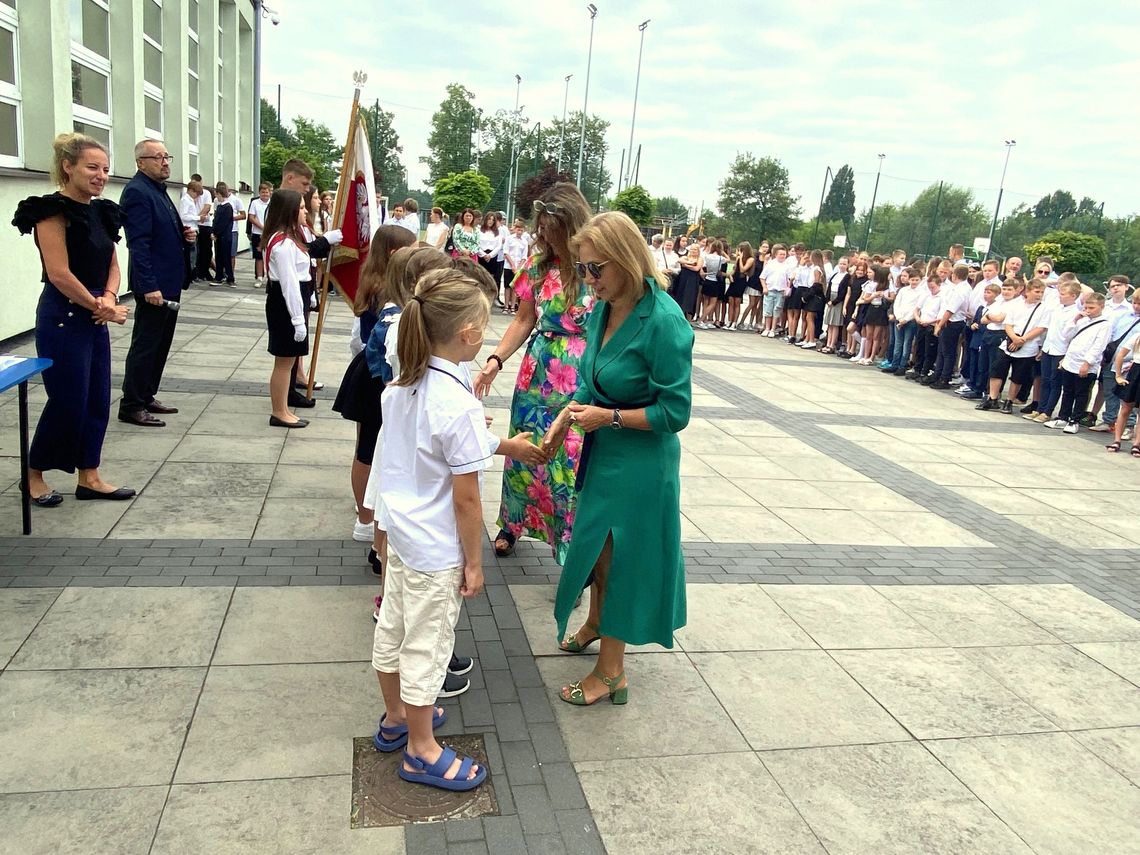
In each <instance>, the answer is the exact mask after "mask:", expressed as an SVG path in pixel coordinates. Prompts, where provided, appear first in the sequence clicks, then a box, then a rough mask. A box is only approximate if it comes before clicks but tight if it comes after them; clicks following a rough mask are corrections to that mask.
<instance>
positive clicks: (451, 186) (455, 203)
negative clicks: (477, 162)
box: [432, 170, 491, 222]
mask: <svg viewBox="0 0 1140 855" xmlns="http://www.w3.org/2000/svg"><path fill="white" fill-rule="evenodd" d="M432 201H434V202H435V204H436V205H437V206H438V207H440V208H443V210H444V211H446V212H447V213H449V214H451V215H452V219H453V222H455V221H456V220H455V215H456V214H458V213H459V212H460V211H462V210H463V209H464V208H475V209H476V210H479V211H481V210H483V209H484V208H485V207H486V205H487V203H488V202H490V201H491V181H490V179H488V178H487V176H486V175H481V174H479V173H478V172H475V171H474V170H468V171H466V172H453V173H451V174H450V175H443V176H441V177H440V178H439V179H438V180H437V181H436V182H435V193H434V194H433V196H432Z"/></svg>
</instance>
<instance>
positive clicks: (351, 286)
mask: <svg viewBox="0 0 1140 855" xmlns="http://www.w3.org/2000/svg"><path fill="white" fill-rule="evenodd" d="M352 136H353V144H352V147H351V149H350V151H349V152H348V154H349V156H350V158H351V160H350V162H349V163H348V164H347V166H348V168H347V169H346V170H345V171H344V175H345V186H344V187H338V188H337V195H338V196H340V194H342V193H343V194H344V195H343V196H342V197H341V199H343V201H341V199H338V202H339V203H340V204H338V205H337V206H336V210H339V211H340V212H342V215H341V218H340V222H339V223H338V222H336V221H335V220H334V223H333V225H334V227H335V228H339V229H340V230H341V232H342V233H343V235H344V239H343V241H342V242H341V244H340V245H339V246H337V247H334V249H333V252H332V256H331V258H330V264H331V267H330V270H329V276H330V277H331V278H332V280H333V282H335V283H336V287H337V290H338V291H339V292H340V293H341V294H342V295H343V296H344V298H345V299H346V300H347V301H348V302H349V304H350V305H351V304H352V302H353V301H354V300H355V299H356V290H357V287H358V286H359V284H360V270H361V268H362V267H363V266H364V262H365V260H366V259H367V258H368V248H369V245H370V244H371V242H372V235H373V233H374V232H375V231H376V228H377V226H378V225H379V223H377V222H376V182H375V179H374V178H373V175H372V157H371V154H370V153H369V149H368V132H367V131H366V130H365V129H364V123H363V121H358V122H357V125H356V128H355V129H354V132H353V135H352Z"/></svg>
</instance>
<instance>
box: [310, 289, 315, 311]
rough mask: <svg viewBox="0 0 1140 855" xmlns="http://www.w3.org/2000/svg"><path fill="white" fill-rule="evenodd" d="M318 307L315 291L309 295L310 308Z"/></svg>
mask: <svg viewBox="0 0 1140 855" xmlns="http://www.w3.org/2000/svg"><path fill="white" fill-rule="evenodd" d="M316 307H317V292H316V291H314V292H313V293H312V294H310V295H309V308H310V309H315V308H316Z"/></svg>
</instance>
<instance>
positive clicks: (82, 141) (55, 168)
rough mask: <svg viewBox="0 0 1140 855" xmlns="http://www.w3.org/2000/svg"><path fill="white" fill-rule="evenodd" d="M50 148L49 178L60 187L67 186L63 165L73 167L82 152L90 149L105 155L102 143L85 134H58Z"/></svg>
mask: <svg viewBox="0 0 1140 855" xmlns="http://www.w3.org/2000/svg"><path fill="white" fill-rule="evenodd" d="M51 147H52V158H51V178H52V181H54V182H55V183H56V184H57V185H58V186H60V187H65V186H67V173H66V172H65V171H64V169H63V165H64V164H65V163H66V164H67V165H68V166H75V164H77V163H79V158H80V157H81V156H82V155H83V152H85V151H87V150H88V149H92V148H97V149H99V151H101V152H103V154H106V153H107V149H106V148H105V147H104V146H103V143H101V142H99V140H97V139H94V138H92V137H89V136H87V135H86V134H60V135H59V136H57V137H56V138H55V140H54V141H53V142H52V144H51Z"/></svg>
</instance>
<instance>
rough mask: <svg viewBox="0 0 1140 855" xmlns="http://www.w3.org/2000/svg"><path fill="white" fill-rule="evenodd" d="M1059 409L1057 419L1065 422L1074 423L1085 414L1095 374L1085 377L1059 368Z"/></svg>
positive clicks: (1091, 373) (1090, 373)
mask: <svg viewBox="0 0 1140 855" xmlns="http://www.w3.org/2000/svg"><path fill="white" fill-rule="evenodd" d="M1058 373H1059V374H1060V375H1061V409H1060V410H1058V411H1057V418H1059V419H1061V420H1062V421H1066V422H1075V421H1076V420H1077V419H1079V418H1081V417H1082V416H1084V414H1085V410H1086V409H1087V408H1088V405H1089V393H1090V392H1091V391H1092V385H1093V382H1094V381H1095V380H1096V374H1094V373H1093V372H1091V371H1090V372H1089V373H1088V375H1087V376H1085V377H1082V376H1081V375H1080V374H1073V373H1072V372H1071V371H1066V370H1065V369H1064V368H1061V369H1060V370H1059V371H1058Z"/></svg>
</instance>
